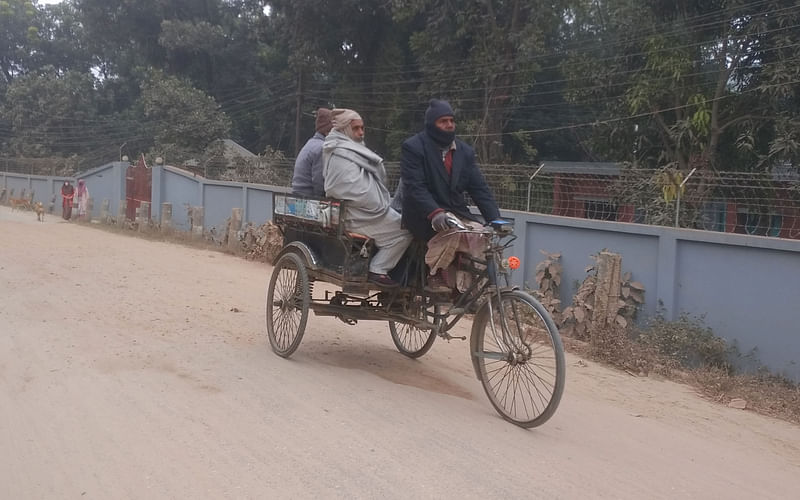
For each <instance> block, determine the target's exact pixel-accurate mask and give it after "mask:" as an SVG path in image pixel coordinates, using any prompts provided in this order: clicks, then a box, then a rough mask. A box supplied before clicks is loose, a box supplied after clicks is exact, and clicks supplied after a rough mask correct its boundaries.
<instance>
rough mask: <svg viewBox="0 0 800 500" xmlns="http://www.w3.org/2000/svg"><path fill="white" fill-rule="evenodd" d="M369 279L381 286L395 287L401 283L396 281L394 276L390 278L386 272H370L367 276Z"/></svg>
mask: <svg viewBox="0 0 800 500" xmlns="http://www.w3.org/2000/svg"><path fill="white" fill-rule="evenodd" d="M367 281H369V282H370V283H374V284H376V285H379V286H381V287H382V288H395V287H398V286H400V283H398V282H396V281H395V280H393V279H392V278H390V277H389V276H388V275H386V274H378V273H373V272H370V273H369V275H368V276H367Z"/></svg>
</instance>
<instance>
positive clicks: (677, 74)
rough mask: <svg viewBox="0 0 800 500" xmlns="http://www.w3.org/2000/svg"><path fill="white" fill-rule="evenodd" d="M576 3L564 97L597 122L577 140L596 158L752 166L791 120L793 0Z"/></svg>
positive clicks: (795, 35) (799, 39)
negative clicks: (583, 140)
mask: <svg viewBox="0 0 800 500" xmlns="http://www.w3.org/2000/svg"><path fill="white" fill-rule="evenodd" d="M577 5H578V7H577V8H576V9H575V10H574V12H573V22H572V26H571V28H572V33H571V36H573V41H574V43H575V45H576V46H577V47H579V50H574V51H572V53H571V58H570V60H569V62H568V63H567V64H565V66H564V69H565V74H566V75H567V77H568V80H569V82H570V86H569V93H568V96H569V99H570V101H571V102H572V103H573V104H574V105H575V106H581V107H583V108H584V109H586V110H587V116H588V117H590V121H593V122H595V123H596V126H595V127H593V128H592V129H586V130H587V131H586V132H585V133H584V137H585V138H586V139H587V140H588V141H589V143H590V147H591V148H592V149H593V150H594V151H595V152H597V153H598V155H599V156H601V157H603V158H604V159H610V160H618V161H621V160H633V161H636V162H640V163H644V164H648V165H651V166H666V167H674V168H677V169H680V170H683V171H688V169H690V168H691V167H699V168H723V169H730V168H753V167H755V166H756V165H758V163H759V162H758V158H759V157H760V156H763V155H765V154H767V153H768V152H769V151H776V150H775V148H774V145H775V144H776V141H777V143H781V141H782V139H781V136H783V137H785V134H786V132H788V131H789V130H791V128H792V127H791V126H787V125H788V124H790V123H793V122H794V123H796V120H797V118H798V115H797V112H796V107H795V110H794V111H793V112H788V113H787V112H786V111H785V110H786V104H787V103H788V102H794V103H796V91H797V88H798V81H800V78H798V76H800V75H798V69H797V64H796V58H795V57H794V55H793V54H792V50H793V49H792V47H795V46H796V45H797V44H798V43H800V33H799V32H798V30H797V29H796V26H797V25H798V21H800V12H798V9H796V8H794V3H793V2H788V1H772V2H758V3H753V2H746V1H736V0H734V1H728V2H714V1H700V0H697V1H682V2H671V1H666V0H665V1H659V2H653V3H650V4H642V3H640V2H634V1H631V0H609V1H604V2H594V1H591V2H590V1H587V2H580V3H578V4H577ZM665 20H666V22H665ZM793 28H795V29H793ZM589 43H591V44H592V45H591V46H587V45H588V44H589ZM789 115H793V116H789ZM782 129H783V130H784V132H781V130H782ZM783 143H784V144H790V143H787V142H783ZM781 151H782V154H783V155H784V156H785V153H787V152H788V150H787V149H786V148H783V149H781Z"/></svg>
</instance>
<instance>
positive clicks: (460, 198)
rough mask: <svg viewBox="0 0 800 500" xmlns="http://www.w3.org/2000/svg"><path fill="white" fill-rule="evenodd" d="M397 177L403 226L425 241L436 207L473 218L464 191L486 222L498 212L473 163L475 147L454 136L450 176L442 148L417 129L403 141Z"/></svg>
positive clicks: (427, 237) (427, 238) (487, 187)
mask: <svg viewBox="0 0 800 500" xmlns="http://www.w3.org/2000/svg"><path fill="white" fill-rule="evenodd" d="M400 179H401V181H402V185H403V188H402V190H403V227H405V228H406V229H408V230H409V231H410V232H411V234H413V235H414V237H416V238H419V239H423V240H425V241H428V240H429V239H431V237H432V236H433V235H434V234H435V232H434V231H433V229H432V228H431V221H430V219H428V216H429V215H430V214H431V213H433V212H434V211H436V210H437V209H439V208H442V209H444V210H447V211H449V212H452V213H454V214H456V215H458V216H459V217H463V218H465V219H471V220H476V218H475V216H474V215H472V214H471V213H470V211H469V208H467V202H466V199H465V196H464V194H465V193H467V194H469V196H470V197H471V198H472V201H474V202H475V204H476V205H477V206H478V209H479V210H480V212H481V215H483V218H484V219H485V220H486V221H491V220H494V219H498V218H499V217H500V211H499V210H498V208H497V203H496V202H495V201H494V197H493V196H492V193H491V191H489V186H487V185H486V180H485V179H484V178H483V174H481V171H480V170H479V169H478V167H477V165H476V164H475V150H474V149H472V147H470V146H469V145H468V144H466V143H465V142H463V141H460V140H458V139H456V149H455V151H454V152H453V169H452V175H450V176H448V175H447V171H446V170H445V168H444V162H443V161H442V152H441V149H439V147H438V146H437V145H436V143H435V142H433V140H432V139H431V138H430V136H428V134H427V133H425V132H424V131H423V132H420V133H418V134H417V135H415V136H413V137H411V138H410V139H408V140H406V141H405V142H404V143H403V149H402V162H401V165H400Z"/></svg>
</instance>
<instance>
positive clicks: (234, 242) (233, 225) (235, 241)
mask: <svg viewBox="0 0 800 500" xmlns="http://www.w3.org/2000/svg"><path fill="white" fill-rule="evenodd" d="M241 229H242V209H241V208H234V209H232V210H231V220H230V224H228V248H229V249H230V250H236V249H237V248H239V236H238V233H239V231H240V230H241Z"/></svg>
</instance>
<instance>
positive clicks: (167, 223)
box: [161, 202, 172, 232]
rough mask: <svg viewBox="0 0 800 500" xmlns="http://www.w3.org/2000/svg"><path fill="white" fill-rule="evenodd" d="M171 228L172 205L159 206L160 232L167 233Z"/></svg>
mask: <svg viewBox="0 0 800 500" xmlns="http://www.w3.org/2000/svg"><path fill="white" fill-rule="evenodd" d="M171 227H172V203H167V202H164V203H162V204H161V231H162V232H164V231H169V229H170V228H171Z"/></svg>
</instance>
